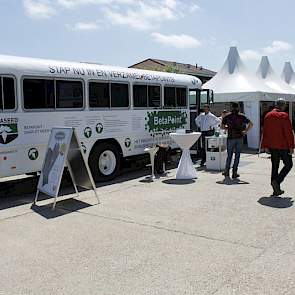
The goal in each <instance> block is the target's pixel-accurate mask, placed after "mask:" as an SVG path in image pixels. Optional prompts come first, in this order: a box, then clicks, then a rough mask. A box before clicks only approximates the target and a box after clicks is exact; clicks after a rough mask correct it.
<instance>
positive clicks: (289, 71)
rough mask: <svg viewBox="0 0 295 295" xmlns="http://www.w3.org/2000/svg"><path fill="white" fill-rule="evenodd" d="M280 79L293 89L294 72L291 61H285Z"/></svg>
mask: <svg viewBox="0 0 295 295" xmlns="http://www.w3.org/2000/svg"><path fill="white" fill-rule="evenodd" d="M281 78H282V80H284V81H285V82H286V83H287V84H288V85H289V86H290V87H292V88H293V90H295V73H294V71H293V68H292V65H291V63H290V62H289V61H288V62H285V64H284V68H283V72H282V75H281Z"/></svg>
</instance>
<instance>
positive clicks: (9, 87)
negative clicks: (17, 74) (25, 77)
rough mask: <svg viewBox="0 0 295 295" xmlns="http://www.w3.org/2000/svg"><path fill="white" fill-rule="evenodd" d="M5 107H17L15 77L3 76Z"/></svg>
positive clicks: (5, 108)
mask: <svg viewBox="0 0 295 295" xmlns="http://www.w3.org/2000/svg"><path fill="white" fill-rule="evenodd" d="M2 81H3V83H2V85H3V96H4V97H3V104H4V106H3V108H4V110H13V109H15V85H14V79H13V78H9V77H3V80H2Z"/></svg>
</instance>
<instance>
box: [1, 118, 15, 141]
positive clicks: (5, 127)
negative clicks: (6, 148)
mask: <svg viewBox="0 0 295 295" xmlns="http://www.w3.org/2000/svg"><path fill="white" fill-rule="evenodd" d="M17 123H18V119H17V118H0V144H8V143H10V142H12V141H13V140H15V139H16V138H17V137H18V128H17Z"/></svg>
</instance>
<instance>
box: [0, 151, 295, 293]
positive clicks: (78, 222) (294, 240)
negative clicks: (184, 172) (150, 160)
mask: <svg viewBox="0 0 295 295" xmlns="http://www.w3.org/2000/svg"><path fill="white" fill-rule="evenodd" d="M294 171H295V170H292V172H291V173H290V174H289V176H288V178H287V179H286V181H285V182H284V184H283V188H284V190H285V192H286V193H285V194H284V195H283V196H282V198H279V199H276V198H274V197H270V194H271V192H272V190H271V187H270V185H269V183H270V160H269V159H268V157H267V155H263V156H262V157H258V156H257V155H253V154H243V155H242V159H241V167H240V174H241V177H240V179H239V180H238V181H224V179H223V177H222V175H221V174H220V173H216V172H208V171H204V170H200V171H198V179H197V180H193V181H176V180H175V173H176V170H175V169H171V170H169V172H168V174H167V176H165V177H161V178H158V179H156V180H155V181H154V182H149V181H148V180H147V178H146V176H147V175H148V173H149V170H147V169H144V170H139V171H130V172H127V173H125V174H124V175H122V176H120V177H119V178H118V179H116V180H115V181H113V182H111V183H107V184H100V185H98V188H97V192H98V193H99V197H100V200H101V204H99V205H98V204H97V201H96V199H95V197H94V194H93V192H91V191H81V192H80V195H79V197H76V196H75V194H74V190H73V189H72V188H71V187H70V186H69V185H68V184H67V183H66V182H64V183H63V186H62V189H61V196H60V197H59V199H58V202H57V208H56V210H55V211H52V210H51V205H52V202H53V200H52V199H51V198H48V197H46V196H41V201H40V202H38V203H37V205H36V206H33V207H31V205H32V203H31V202H32V200H33V198H34V192H33V190H34V183H35V182H36V179H35V178H34V177H31V178H21V179H20V178H18V179H11V180H10V181H8V182H7V183H6V185H5V188H6V191H4V189H2V190H1V192H0V193H1V194H2V195H1V198H0V233H1V243H0V294H5V295H6V294H38V295H40V294H42V295H45V294H97V295H111V294H114V295H115V294H116V295H119V294H124V295H125V294H126V295H133V294H134V295H141V294H152V295H153V294H160V295H166V294H167V295H168V294H169V295H173V294H177V295H179V294H216V295H221V294H222V295H223V294H239V295H240V294H242V295H243V294H245V295H246V294H247V295H254V294H257V295H264V294H265V295H272V294H273V295H280V294H284V295H287V294H289V295H294V294H295V208H294V206H293V200H294V198H295V186H294V182H295V177H294V176H295V175H294ZM2 184H3V183H2ZM2 188H4V186H2Z"/></svg>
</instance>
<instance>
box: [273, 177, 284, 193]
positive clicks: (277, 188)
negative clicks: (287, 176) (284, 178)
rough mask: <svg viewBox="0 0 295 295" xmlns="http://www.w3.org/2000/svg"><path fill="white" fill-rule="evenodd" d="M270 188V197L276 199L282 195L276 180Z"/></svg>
mask: <svg viewBox="0 0 295 295" xmlns="http://www.w3.org/2000/svg"><path fill="white" fill-rule="evenodd" d="M271 186H272V188H273V194H272V196H274V197H277V196H280V195H282V194H283V193H284V191H282V190H281V188H280V185H279V184H278V182H277V181H276V180H273V181H272V182H271Z"/></svg>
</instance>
